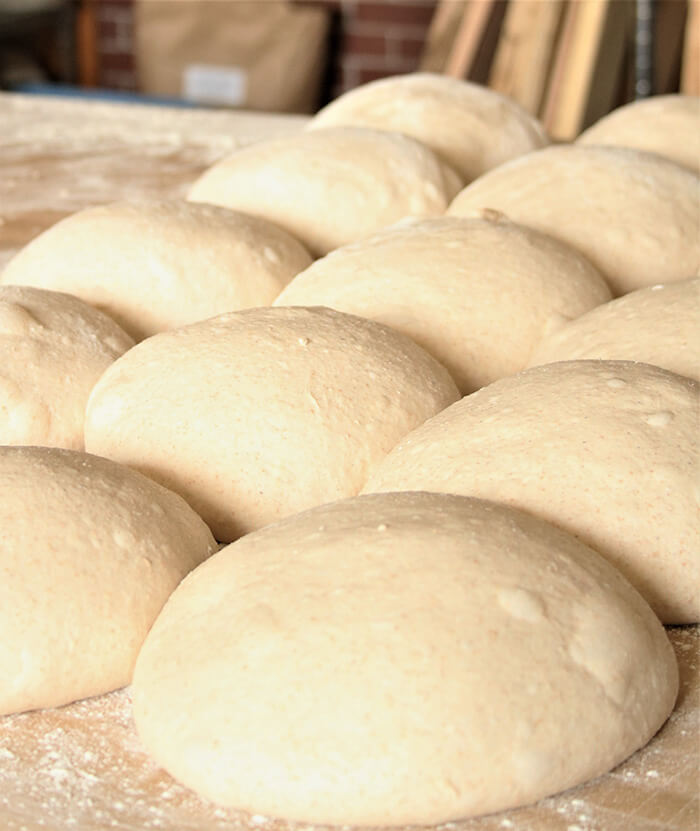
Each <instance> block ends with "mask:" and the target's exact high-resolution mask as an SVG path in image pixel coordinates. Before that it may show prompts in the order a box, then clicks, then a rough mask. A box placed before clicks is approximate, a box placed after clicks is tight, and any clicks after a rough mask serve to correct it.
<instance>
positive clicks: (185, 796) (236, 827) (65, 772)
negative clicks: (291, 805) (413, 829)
mask: <svg viewBox="0 0 700 831" xmlns="http://www.w3.org/2000/svg"><path fill="white" fill-rule="evenodd" d="M670 636H671V640H672V642H673V645H674V647H675V649H676V654H677V656H678V660H679V665H680V668H681V677H682V687H681V693H680V696H679V700H678V704H677V706H676V709H675V711H674V713H673V715H672V716H671V718H670V720H669V721H668V722H667V723H666V725H665V726H664V727H663V728H662V730H661V731H660V732H659V734H658V735H657V736H656V737H655V738H654V739H653V740H652V741H651V742H650V744H648V745H647V746H646V747H645V748H643V749H642V750H641V751H639V752H638V753H636V754H635V755H634V756H632V757H631V758H630V759H628V760H627V761H626V762H625V763H623V764H622V765H620V766H619V767H617V768H616V769H615V770H614V771H613V772H612V773H609V774H608V775H606V776H602V777H600V778H598V779H595V780H593V781H592V782H590V783H588V784H586V785H582V786H581V787H578V788H574V789H572V790H570V791H567V792H565V793H563V794H561V795H559V796H555V797H551V798H549V799H544V800H541V801H540V802H538V803H537V804H536V805H532V806H529V807H526V808H522V809H520V810H516V811H507V812H504V813H500V814H493V815H491V816H487V817H482V818H478V819H472V820H465V821H461V822H454V823H450V824H449V826H441V827H440V828H441V831H445V829H446V828H447V827H449V829H451V831H504V829H514V831H671V829H672V831H697V820H698V808H699V806H698V792H697V774H698V729H699V724H698V716H699V707H698V698H699V696H700V680H699V678H698V657H699V656H698V647H699V646H700V631H699V630H698V627H683V628H676V629H672V630H670ZM581 729H583V730H585V725H582V726H581ZM416 762H417V763H420V760H416ZM0 827H1V828H2V829H3V831H69V829H79V831H103V830H104V829H107V828H115V829H117V831H152V829H160V831H302V829H303V830H304V831H307V829H308V828H309V826H306V825H304V826H300V825H298V824H297V825H295V824H292V823H288V822H285V821H282V820H275V819H270V818H268V817H264V816H259V815H253V816H250V815H249V814H244V813H241V812H237V811H231V810H225V809H222V808H217V807H215V806H214V805H211V804H209V803H206V802H204V801H202V800H200V799H199V798H198V797H196V796H195V795H194V794H193V793H192V792H191V791H189V790H188V789H187V788H185V787H183V786H182V785H180V784H178V783H177V782H175V780H174V779H172V778H171V777H170V776H168V774H167V773H165V772H164V771H163V770H161V769H160V768H158V766H157V765H156V764H155V763H154V762H153V761H151V759H150V758H149V757H148V756H147V755H146V753H145V752H144V750H143V749H142V747H141V745H140V743H139V740H138V736H137V735H136V732H135V729H134V725H133V720H132V714H131V700H130V695H129V691H128V690H122V691H119V692H116V693H111V694H109V695H106V696H100V697H99V698H93V699H89V700H86V701H82V702H78V703H77V704H71V705H69V706H68V707H62V708H60V709H56V710H43V711H37V712H34V713H27V714H22V715H16V716H5V717H4V718H0ZM345 831H349V830H348V829H345ZM407 831H408V829H407Z"/></svg>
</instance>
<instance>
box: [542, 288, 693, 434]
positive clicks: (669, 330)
mask: <svg viewBox="0 0 700 831" xmlns="http://www.w3.org/2000/svg"><path fill="white" fill-rule="evenodd" d="M579 358H604V359H608V360H610V359H615V360H626V361H642V362H643V363H647V364H654V365H655V366H661V367H663V368H664V369H668V370H670V371H671V372H676V373H678V374H679V375H686V376H687V377H688V378H694V379H695V380H696V381H700V277H693V278H691V279H689V280H681V281H679V282H678V283H667V284H665V285H657V286H650V287H649V288H646V289H639V290H638V291H633V292H631V293H630V294H627V295H625V296H624V297H619V298H618V299H617V300H613V301H612V302H611V303H605V304H603V305H602V306H598V307H597V308H595V309H593V310H592V311H590V312H587V313H586V314H584V315H583V316H582V317H580V318H578V320H572V321H570V322H569V323H564V324H563V325H562V326H561V328H559V329H556V330H554V331H552V332H551V333H550V334H549V335H547V336H546V337H545V338H544V340H543V341H542V342H541V343H540V345H539V346H538V347H537V349H536V350H535V352H534V354H533V355H532V357H531V358H530V366H537V365H538V364H546V363H551V362H552V361H571V360H576V359H579ZM699 429H700V425H699Z"/></svg>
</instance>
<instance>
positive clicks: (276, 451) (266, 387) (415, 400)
mask: <svg viewBox="0 0 700 831" xmlns="http://www.w3.org/2000/svg"><path fill="white" fill-rule="evenodd" d="M458 398H459V392H458V390H457V388H456V386H455V384H454V382H453V381H452V379H451V378H450V376H449V374H448V372H447V370H446V369H445V368H444V367H443V366H442V365H441V364H439V363H438V362H437V361H436V360H435V359H434V358H432V357H431V356H430V355H428V353H427V352H425V351H424V350H423V349H421V348H420V347H419V346H417V345H416V344H415V343H414V342H413V341H412V340H410V339H409V338H407V337H405V336H404V335H400V334H399V333H397V332H394V331H393V330H391V329H389V328H387V327H385V326H381V325H379V324H378V323H373V322H371V321H368V320H364V319H362V318H359V317H355V316H353V315H345V314H341V313H339V312H335V311H332V310H330V309H303V308H289V309H277V308H271V309H251V310H248V311H243V312H234V313H231V314H228V315H221V316H220V317H218V318H213V319H212V320H209V321H205V322H203V323H199V324H193V325H192V326H188V327H184V328H182V329H178V330H174V331H172V332H166V333H162V334H160V335H156V336H154V337H153V338H149V340H147V341H144V342H143V343H141V344H139V345H138V346H137V347H134V349H133V350H131V352H129V353H128V355H125V356H124V360H123V361H120V362H117V363H116V364H115V365H114V366H113V367H112V368H111V371H108V372H106V373H105V374H104V375H103V376H102V378H101V379H100V382H99V383H98V385H97V386H96V387H95V389H94V391H93V394H92V395H91V397H90V401H89V403H88V408H87V415H86V433H85V435H86V446H87V448H88V450H90V451H91V452H94V453H98V454H99V455H102V456H107V457H108V458H112V459H115V460H116V461H119V462H122V463H124V464H127V465H129V466H132V467H135V468H136V469H138V470H141V471H142V472H143V473H146V474H147V475H149V476H152V477H153V478H154V479H155V480H156V481H159V482H161V483H162V484H164V485H166V486H167V487H170V488H172V489H173V490H174V491H176V492H178V493H180V494H181V495H182V496H184V497H185V499H187V501H188V502H189V503H190V504H191V505H192V506H193V507H194V508H195V510H197V511H198V512H199V513H200V514H201V516H202V517H203V518H204V519H205V521H206V522H207V523H208V524H209V525H210V527H211V528H212V530H213V532H214V535H215V536H216V538H217V539H218V540H220V541H223V542H230V541H231V540H232V539H235V538H236V537H237V536H239V535H240V534H243V533H247V532H248V531H252V530H253V529H255V528H257V527H259V526H261V525H265V524H267V523H268V522H273V521H274V520H277V519H280V518H281V517H284V516H286V515H288V514H292V513H296V512H297V511H300V510H303V509H305V508H309V507H312V506H313V505H318V504H320V503H322V502H329V501H331V500H333V499H339V498H342V497H345V496H353V495H355V494H356V493H357V492H358V491H359V489H360V488H361V487H362V485H363V484H364V482H365V480H366V478H367V476H368V475H369V473H370V472H371V470H372V468H373V467H374V466H375V465H376V464H377V463H378V462H379V461H380V460H381V458H382V457H383V456H384V454H386V453H388V452H389V450H391V448H392V447H393V446H394V445H395V444H396V442H397V441H398V440H399V439H400V438H401V437H402V436H404V435H405V434H406V433H408V432H409V431H410V430H412V429H413V428H414V427H417V426H418V425H419V424H422V423H423V422H424V421H425V420H426V419H427V418H429V417H430V416H432V415H435V413H437V412H439V411H440V410H442V409H443V408H444V407H447V406H448V405H449V404H451V403H453V402H454V401H456V400H457V399H458Z"/></svg>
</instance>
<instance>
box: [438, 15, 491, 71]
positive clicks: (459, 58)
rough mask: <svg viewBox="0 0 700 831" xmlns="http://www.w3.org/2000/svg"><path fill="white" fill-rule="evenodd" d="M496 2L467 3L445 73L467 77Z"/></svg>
mask: <svg viewBox="0 0 700 831" xmlns="http://www.w3.org/2000/svg"><path fill="white" fill-rule="evenodd" d="M496 4H497V0H471V2H470V3H469V4H468V6H467V8H466V9H465V11H464V14H463V15H462V20H461V22H460V24H459V28H458V29H457V34H456V35H455V39H454V43H453V46H452V51H451V53H450V55H449V58H448V60H447V63H446V65H445V74H447V75H450V76H452V77H453V78H468V77H469V75H470V73H471V70H472V69H473V67H474V64H475V62H476V58H477V56H478V54H479V48H480V46H481V43H482V41H483V40H484V37H485V35H486V32H487V29H488V26H489V22H490V20H491V16H492V15H493V13H494V11H495V9H496Z"/></svg>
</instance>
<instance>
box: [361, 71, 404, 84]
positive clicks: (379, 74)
mask: <svg viewBox="0 0 700 831" xmlns="http://www.w3.org/2000/svg"><path fill="white" fill-rule="evenodd" d="M393 74H395V73H393V72H390V71H389V70H386V69H383V70H382V69H360V70H359V71H358V73H357V75H358V78H359V82H360V84H368V83H369V82H370V81H378V80H379V79H380V78H388V77H389V76H390V75H393Z"/></svg>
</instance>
